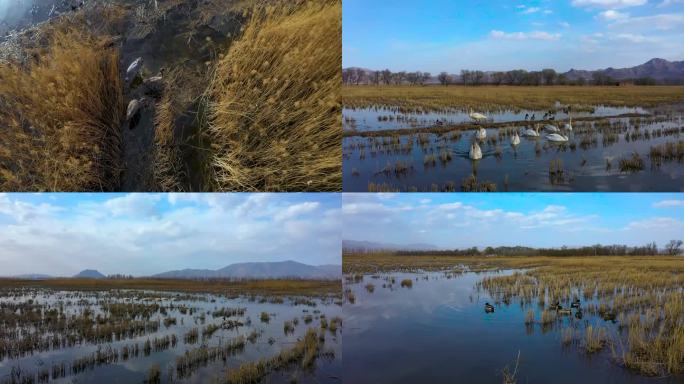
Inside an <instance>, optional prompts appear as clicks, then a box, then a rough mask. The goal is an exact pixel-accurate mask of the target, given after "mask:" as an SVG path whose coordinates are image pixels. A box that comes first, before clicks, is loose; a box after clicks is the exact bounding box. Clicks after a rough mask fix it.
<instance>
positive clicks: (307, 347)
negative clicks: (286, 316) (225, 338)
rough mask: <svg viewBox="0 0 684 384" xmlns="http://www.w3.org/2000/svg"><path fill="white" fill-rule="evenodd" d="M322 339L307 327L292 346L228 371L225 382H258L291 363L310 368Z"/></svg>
mask: <svg viewBox="0 0 684 384" xmlns="http://www.w3.org/2000/svg"><path fill="white" fill-rule="evenodd" d="M321 334H322V333H321ZM324 340H325V339H322V340H321V338H320V337H319V334H318V332H316V330H315V329H314V328H309V329H308V330H307V331H306V334H305V335H304V337H303V338H302V339H301V340H299V341H297V342H296V343H295V345H294V346H292V348H289V349H284V350H282V351H281V352H280V353H279V354H278V355H276V356H273V357H270V358H264V359H261V360H259V361H258V362H254V363H246V364H243V365H241V366H240V367H239V368H238V369H234V370H230V371H228V374H227V375H226V377H225V382H226V383H231V384H243V383H258V382H261V380H262V379H263V378H264V377H266V376H267V375H268V374H270V373H271V372H273V371H277V370H282V369H285V368H287V367H290V366H293V365H299V366H300V367H301V368H304V369H310V368H311V367H312V366H313V364H314V361H315V359H316V358H317V357H318V356H319V355H320V354H321V353H322V351H321V349H322V347H323V342H324ZM327 353H328V354H329V353H331V352H327Z"/></svg>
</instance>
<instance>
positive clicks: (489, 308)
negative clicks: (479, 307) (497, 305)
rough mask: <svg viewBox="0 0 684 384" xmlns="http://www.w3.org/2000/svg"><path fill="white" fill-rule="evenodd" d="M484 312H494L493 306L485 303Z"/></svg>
mask: <svg viewBox="0 0 684 384" xmlns="http://www.w3.org/2000/svg"><path fill="white" fill-rule="evenodd" d="M485 312H494V306H493V305H491V304H489V303H485Z"/></svg>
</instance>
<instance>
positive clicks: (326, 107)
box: [207, 0, 342, 191]
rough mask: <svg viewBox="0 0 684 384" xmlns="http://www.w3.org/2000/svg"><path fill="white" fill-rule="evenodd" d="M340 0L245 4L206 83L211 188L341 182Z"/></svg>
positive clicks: (331, 186) (337, 186)
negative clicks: (235, 34) (234, 36)
mask: <svg viewBox="0 0 684 384" xmlns="http://www.w3.org/2000/svg"><path fill="white" fill-rule="evenodd" d="M340 36H341V1H339V0H319V1H311V2H306V3H304V2H282V3H279V4H278V5H277V6H274V7H273V6H271V7H265V8H262V9H257V10H255V11H254V13H253V15H252V18H251V21H249V22H248V23H247V25H246V26H245V28H244V32H243V35H242V37H241V38H240V39H239V40H237V41H235V42H234V43H233V44H232V46H231V48H230V52H228V54H227V55H225V56H224V57H223V59H221V60H220V61H219V63H218V65H217V66H216V69H215V71H214V75H213V78H212V80H211V84H210V86H209V88H208V90H207V98H208V100H210V112H209V134H210V137H211V143H212V146H211V148H212V153H213V155H212V160H211V163H212V169H213V175H214V181H215V184H216V189H218V190H242V191H254V190H258V191H288V190H289V191H291V190H297V191H339V190H341V189H342V172H341V162H340V158H341V156H342V152H341V151H342V147H341V145H340V142H341V139H342V128H341V124H342V120H341V107H340V102H339V99H338V96H339V84H340V83H341V81H342V78H341V76H342V74H341V52H342V50H341V41H342V40H341V37H340Z"/></svg>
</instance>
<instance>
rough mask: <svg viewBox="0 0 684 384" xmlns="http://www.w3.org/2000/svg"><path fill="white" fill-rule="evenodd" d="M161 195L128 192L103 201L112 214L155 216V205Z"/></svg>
mask: <svg viewBox="0 0 684 384" xmlns="http://www.w3.org/2000/svg"><path fill="white" fill-rule="evenodd" d="M161 197H162V195H157V194H148V193H129V194H127V195H125V196H123V197H115V198H113V199H109V200H107V201H106V202H105V203H104V206H105V208H107V209H108V210H109V211H110V212H111V213H112V215H114V216H122V215H143V216H155V215H156V214H157V209H156V205H157V203H158V202H159V201H160V200H161Z"/></svg>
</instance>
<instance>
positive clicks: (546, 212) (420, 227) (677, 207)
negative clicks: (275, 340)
mask: <svg viewBox="0 0 684 384" xmlns="http://www.w3.org/2000/svg"><path fill="white" fill-rule="evenodd" d="M342 200H343V204H342V228H343V229H342V237H343V238H344V239H347V240H358V241H374V242H381V243H393V244H399V245H405V244H412V243H428V244H433V245H435V246H438V247H441V248H464V247H473V246H476V247H480V248H483V247H486V246H501V245H511V246H514V245H525V246H533V247H560V246H563V245H568V246H575V245H591V244H597V243H601V244H627V245H643V244H646V243H649V242H651V241H656V242H657V243H658V246H659V247H662V246H663V245H665V243H666V242H668V241H669V240H672V239H682V240H684V196H682V195H681V194H656V193H636V194H620V193H579V194H566V193H521V194H518V193H500V194H406V193H400V194H345V195H344V196H343V199H342Z"/></svg>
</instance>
